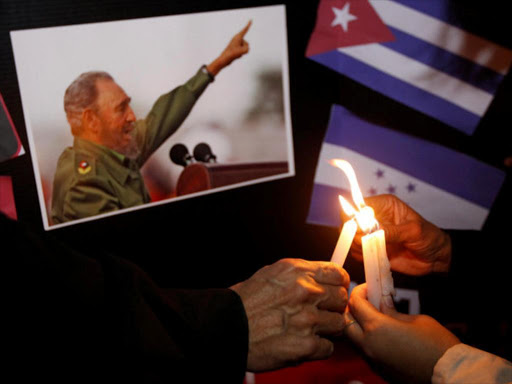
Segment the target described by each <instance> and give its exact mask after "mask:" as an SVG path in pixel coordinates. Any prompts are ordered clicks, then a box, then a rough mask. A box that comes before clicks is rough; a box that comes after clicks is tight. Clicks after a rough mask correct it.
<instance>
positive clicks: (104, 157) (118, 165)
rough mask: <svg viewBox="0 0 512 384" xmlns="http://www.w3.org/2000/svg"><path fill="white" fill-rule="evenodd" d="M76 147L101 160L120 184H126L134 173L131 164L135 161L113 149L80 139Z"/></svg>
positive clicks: (75, 143) (77, 139)
mask: <svg viewBox="0 0 512 384" xmlns="http://www.w3.org/2000/svg"><path fill="white" fill-rule="evenodd" d="M74 147H75V148H77V149H81V150H84V151H87V152H89V153H91V154H92V155H93V156H94V157H95V158H96V159H97V160H100V161H101V162H102V163H103V164H104V165H105V167H106V169H107V170H108V172H109V173H110V174H111V175H112V177H114V178H115V179H116V180H117V181H118V182H119V183H120V184H124V183H125V182H126V179H128V176H129V175H130V172H132V169H131V163H134V161H132V160H130V159H129V158H127V157H126V156H125V155H123V154H121V153H119V152H116V151H114V150H113V149H110V148H108V147H105V146H103V145H100V144H96V143H93V142H92V141H89V140H86V139H82V138H80V137H75V141H74Z"/></svg>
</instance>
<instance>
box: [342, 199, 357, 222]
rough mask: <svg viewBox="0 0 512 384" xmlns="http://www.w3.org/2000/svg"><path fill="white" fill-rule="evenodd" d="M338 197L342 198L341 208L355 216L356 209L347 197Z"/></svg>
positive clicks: (349, 214)
mask: <svg viewBox="0 0 512 384" xmlns="http://www.w3.org/2000/svg"><path fill="white" fill-rule="evenodd" d="M338 199H339V200H340V205H341V208H342V209H343V212H345V213H346V214H347V215H348V216H350V217H354V216H355V215H357V211H356V209H355V208H354V207H353V206H352V204H350V203H349V202H348V201H347V199H345V198H344V197H343V196H341V195H338Z"/></svg>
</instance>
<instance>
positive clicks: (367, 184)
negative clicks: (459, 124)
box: [307, 106, 505, 230]
mask: <svg viewBox="0 0 512 384" xmlns="http://www.w3.org/2000/svg"><path fill="white" fill-rule="evenodd" d="M336 158H341V159H345V160H347V161H348V162H350V163H351V164H352V167H353V168H354V171H355V173H356V176H357V179H358V182H359V185H360V187H361V191H362V193H363V195H364V196H371V195H376V194H379V195H380V194H386V193H391V194H395V195H397V196H398V197H399V198H400V199H401V200H403V201H404V202H406V203H407V204H409V205H410V206H411V207H412V208H413V209H414V210H416V211H417V212H418V213H419V214H420V215H422V216H423V217H424V218H425V219H427V220H428V221H430V222H432V223H434V224H436V225H437V226H439V227H441V228H445V229H477V230H478V229H481V228H482V226H483V224H484V222H485V220H486V218H487V216H488V213H489V210H490V209H491V206H492V204H493V202H494V200H495V198H496V196H497V194H498V192H499V190H500V188H501V185H502V184H503V181H504V179H505V172H503V171H501V170H499V169H497V168H494V167H491V166H489V165H488V164H485V163H483V162H481V161H478V160H476V159H474V158H472V157H469V156H467V155H465V154H462V153H459V152H456V151H454V150H452V149H449V148H446V147H443V146H441V145H438V144H434V143H431V142H428V141H425V140H422V139H419V138H416V137H412V136H409V135H406V134H403V133H400V132H397V131H394V130H391V129H388V128H384V127H381V126H379V125H376V124H374V123H370V122H368V121H365V120H363V119H361V118H360V117H358V116H356V115H354V114H352V113H351V112H350V111H348V110H347V109H345V108H343V107H341V106H333V108H332V110H331V116H330V121H329V127H328V129H327V133H326V136H325V139H324V143H323V144H322V148H321V151H320V156H319V160H318V164H317V169H316V174H315V182H314V188H313V194H312V198H311V204H310V210H309V215H308V219H307V221H308V222H310V223H314V224H321V225H327V226H333V227H339V226H340V225H341V218H340V209H341V207H340V204H339V201H338V195H339V194H343V195H345V196H346V197H347V199H349V201H351V195H350V192H349V191H350V185H349V183H348V179H347V178H346V176H345V174H344V173H343V172H342V171H340V170H339V169H338V168H336V167H334V166H332V165H330V164H329V160H331V159H336Z"/></svg>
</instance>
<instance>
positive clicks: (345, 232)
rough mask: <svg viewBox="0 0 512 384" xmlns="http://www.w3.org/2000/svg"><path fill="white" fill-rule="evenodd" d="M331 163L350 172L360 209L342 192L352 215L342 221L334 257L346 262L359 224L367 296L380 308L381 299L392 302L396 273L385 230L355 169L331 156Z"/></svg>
mask: <svg viewBox="0 0 512 384" xmlns="http://www.w3.org/2000/svg"><path fill="white" fill-rule="evenodd" d="M331 165H334V166H336V167H338V168H340V169H341V170H342V171H343V172H345V174H346V175H347V177H348V179H349V183H350V188H351V192H352V198H353V200H354V202H355V204H356V206H357V210H356V209H355V208H354V207H353V206H352V205H351V204H350V203H349V202H348V201H346V200H345V199H344V198H343V196H341V195H340V196H339V198H340V204H341V207H342V209H343V210H344V212H345V213H346V214H347V215H349V216H350V217H352V218H351V219H350V220H348V221H347V222H345V224H344V225H343V228H342V231H341V234H340V237H339V239H338V243H337V245H336V248H335V250H334V253H333V256H332V258H331V261H332V262H335V263H339V264H340V265H341V266H343V263H344V262H345V259H346V257H347V254H348V250H349V249H350V246H351V244H352V241H353V239H354V235H355V231H356V230H357V226H359V228H360V229H361V230H362V231H364V232H365V233H366V235H365V236H363V238H362V245H363V260H364V270H365V278H366V283H367V286H368V300H369V301H370V302H371V303H372V304H373V305H374V306H375V307H376V308H377V309H379V308H380V302H381V300H384V301H385V302H386V303H387V304H388V305H389V304H391V303H392V302H393V301H392V296H393V295H394V293H395V289H394V284H393V277H392V276H391V270H390V265H389V260H388V257H387V253H386V240H385V236H384V231H383V230H382V229H379V223H378V222H377V220H376V219H375V215H374V212H373V209H371V208H370V207H368V206H366V204H365V202H364V199H363V195H362V193H361V190H360V188H359V184H358V182H357V178H356V175H355V172H354V170H353V168H352V166H351V165H350V163H349V162H347V161H345V160H340V159H336V160H332V161H331Z"/></svg>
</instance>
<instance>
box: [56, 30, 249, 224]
mask: <svg viewBox="0 0 512 384" xmlns="http://www.w3.org/2000/svg"><path fill="white" fill-rule="evenodd" d="M250 26H251V21H249V22H248V23H247V25H246V26H245V27H244V28H243V29H242V30H241V31H240V32H238V33H237V34H236V35H234V37H233V38H232V39H231V41H230V42H229V43H228V45H227V47H226V48H225V49H224V50H223V51H222V52H221V54H220V55H219V56H218V57H217V58H216V59H215V60H213V61H212V62H211V63H210V64H208V65H203V66H202V67H201V68H200V69H199V70H198V72H197V73H196V74H195V75H194V76H193V77H192V78H191V79H189V80H188V81H187V82H186V83H185V84H183V85H181V86H179V87H177V88H175V89H173V90H172V91H171V92H169V93H167V94H164V95H162V96H161V97H160V98H159V99H158V100H157V101H156V102H155V104H154V105H153V107H152V109H151V111H150V112H149V113H148V115H147V116H146V118H144V119H140V120H138V119H137V117H136V116H135V114H134V112H133V110H132V108H131V107H130V101H131V98H130V96H128V95H127V94H126V93H125V91H124V90H123V88H122V87H121V86H120V85H119V84H117V83H116V81H115V80H114V78H113V77H112V76H111V75H110V74H109V73H107V72H103V71H90V72H86V73H82V74H81V75H80V76H78V78H77V79H76V80H74V81H73V82H72V83H71V85H69V87H68V88H67V90H66V93H65V96H64V109H65V112H66V117H67V120H68V122H69V125H70V127H71V132H72V134H73V136H74V142H73V146H72V147H68V148H66V149H65V150H64V152H63V153H62V155H61V156H60V158H59V161H58V164H57V170H56V172H55V177H54V182H53V196H52V208H51V218H52V222H53V223H54V224H59V223H63V222H66V221H71V220H76V219H81V218H84V217H88V216H94V215H98V214H101V213H106V212H110V211H115V210H119V209H123V208H129V207H133V206H136V205H140V204H145V203H148V202H150V200H151V199H150V196H149V193H148V191H147V189H146V186H145V184H144V179H143V177H142V175H141V172H140V167H141V166H142V165H143V164H144V163H145V162H146V160H147V159H148V158H149V156H151V154H153V152H154V151H155V150H156V149H158V147H160V145H161V144H162V143H163V142H164V141H165V140H166V139H167V138H169V136H171V135H172V134H173V133H174V132H175V131H176V130H177V129H178V128H179V127H180V126H181V124H182V122H183V120H184V119H185V118H186V117H187V116H188V114H189V113H190V111H191V110H192V108H193V107H194V104H195V103H196V101H197V100H198V99H199V97H200V96H201V94H202V93H203V92H204V90H205V89H206V88H207V86H208V85H209V84H210V83H211V82H213V81H214V79H215V76H216V75H217V74H218V73H219V72H220V71H222V69H223V68H225V67H226V66H228V65H230V64H231V63H232V62H233V61H234V60H236V59H239V58H240V57H242V56H244V55H245V54H247V53H248V52H249V44H248V43H247V41H246V40H245V39H244V37H245V35H246V34H247V32H248V31H249V28H250Z"/></svg>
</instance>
